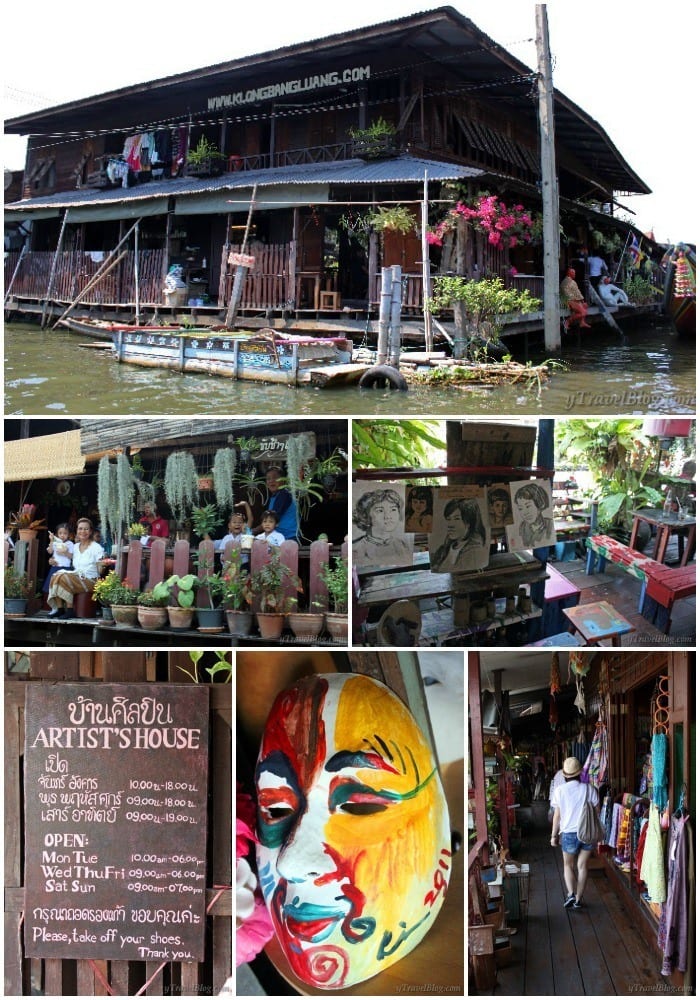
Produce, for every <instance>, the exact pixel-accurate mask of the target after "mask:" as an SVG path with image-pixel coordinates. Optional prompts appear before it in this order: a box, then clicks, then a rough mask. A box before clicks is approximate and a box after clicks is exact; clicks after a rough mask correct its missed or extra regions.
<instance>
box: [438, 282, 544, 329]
mask: <svg viewBox="0 0 700 1000" xmlns="http://www.w3.org/2000/svg"><path fill="white" fill-rule="evenodd" d="M456 303H462V304H463V305H464V308H465V310H466V312H467V315H468V317H469V321H470V323H471V324H472V325H473V326H475V327H477V328H480V327H482V325H483V324H484V323H486V322H489V323H495V321H496V318H497V317H498V316H503V315H506V314H507V313H531V312H536V311H537V310H538V309H540V308H541V306H542V302H541V301H540V299H536V298H535V297H534V296H532V295H530V293H529V292H528V291H527V289H526V290H525V291H519V290H518V289H516V288H506V287H505V285H504V284H503V281H502V280H501V278H484V279H483V280H482V281H472V280H470V279H468V278H459V277H450V276H447V275H440V276H438V277H437V278H436V279H435V284H434V286H433V294H432V297H431V299H430V300H429V303H428V305H429V308H430V311H431V312H438V311H439V310H441V309H448V308H449V307H450V306H454V305H455V304H456Z"/></svg>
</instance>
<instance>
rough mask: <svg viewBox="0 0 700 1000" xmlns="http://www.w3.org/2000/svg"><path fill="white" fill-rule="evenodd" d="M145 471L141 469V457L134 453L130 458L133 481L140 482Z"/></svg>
mask: <svg viewBox="0 0 700 1000" xmlns="http://www.w3.org/2000/svg"><path fill="white" fill-rule="evenodd" d="M145 471H146V470H145V469H144V467H143V461H142V459H141V455H140V454H139V453H138V452H136V454H135V455H132V456H131V475H132V476H133V477H134V479H136V480H139V481H140V480H141V479H143V476H144V473H145Z"/></svg>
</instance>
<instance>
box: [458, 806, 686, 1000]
mask: <svg viewBox="0 0 700 1000" xmlns="http://www.w3.org/2000/svg"><path fill="white" fill-rule="evenodd" d="M546 810H547V803H533V812H534V818H535V825H533V826H532V827H530V829H529V833H528V834H527V835H525V836H524V838H523V847H522V850H521V853H520V854H519V856H518V859H517V860H519V861H523V862H528V863H529V865H530V886H529V890H530V891H529V905H528V910H527V915H525V913H523V914H522V916H521V920H520V921H519V922H517V923H515V924H514V925H513V926H516V927H517V928H518V930H517V933H516V934H515V935H514V936H513V937H512V938H511V950H510V953H509V954H508V956H507V957H505V956H504V958H503V959H501V960H500V961H499V965H498V968H497V981H496V985H495V987H494V989H493V990H491V991H489V993H491V994H492V995H494V996H511V997H517V996H631V995H633V994H636V995H639V994H646V995H664V994H665V992H666V991H667V989H668V987H667V983H666V981H665V980H664V979H663V978H662V977H661V976H660V974H659V969H660V966H661V958H660V956H659V955H658V953H656V952H652V951H651V950H650V949H649V948H648V947H647V946H646V945H645V943H644V941H643V939H642V937H641V936H640V934H639V932H638V931H637V929H636V928H635V925H634V923H633V921H632V918H631V917H630V914H629V913H628V911H627V910H626V908H625V907H624V905H623V903H622V901H621V899H620V898H619V897H618V892H619V891H624V890H623V889H622V887H620V889H619V890H618V889H616V887H615V886H614V885H613V884H611V883H610V881H609V880H608V878H607V877H606V875H605V873H604V871H602V870H601V869H592V870H589V873H588V882H587V885H586V890H585V894H584V903H585V907H584V909H581V910H571V909H564V905H563V904H564V897H565V894H566V887H565V882H564V864H563V860H562V855H561V850H559V849H556V850H555V849H553V848H552V847H550V844H549V825H548V824H547V813H546ZM470 993H471V994H472V995H482V996H483V995H485V994H484V993H483V992H482V993H479V992H478V991H474V990H473V989H472V990H470Z"/></svg>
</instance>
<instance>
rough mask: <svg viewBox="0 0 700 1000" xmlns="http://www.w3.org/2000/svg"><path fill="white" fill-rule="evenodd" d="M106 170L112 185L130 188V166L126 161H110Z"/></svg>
mask: <svg viewBox="0 0 700 1000" xmlns="http://www.w3.org/2000/svg"><path fill="white" fill-rule="evenodd" d="M106 170H107V176H108V177H109V179H110V180H111V182H112V184H119V183H121V186H122V187H123V188H125V187H128V186H129V164H128V163H125V162H124V160H109V161H108V162H107V168H106Z"/></svg>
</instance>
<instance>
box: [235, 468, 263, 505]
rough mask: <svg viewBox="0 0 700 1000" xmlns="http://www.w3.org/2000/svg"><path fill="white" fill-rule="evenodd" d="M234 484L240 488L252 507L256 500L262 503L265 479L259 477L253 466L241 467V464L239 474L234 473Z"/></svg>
mask: <svg viewBox="0 0 700 1000" xmlns="http://www.w3.org/2000/svg"><path fill="white" fill-rule="evenodd" d="M235 479H236V483H237V484H238V485H239V486H240V487H241V488H242V490H243V491H244V493H245V495H246V500H247V501H248V503H249V504H250V506H251V507H252V506H253V504H254V503H255V501H256V500H260V501H261V502H264V500H265V495H264V493H263V487H264V486H265V479H264V477H263V476H259V475H258V472H257V469H256V468H255V466H254V465H246V466H243V464H242V463H241V470H240V472H237V473H236V477H235Z"/></svg>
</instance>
